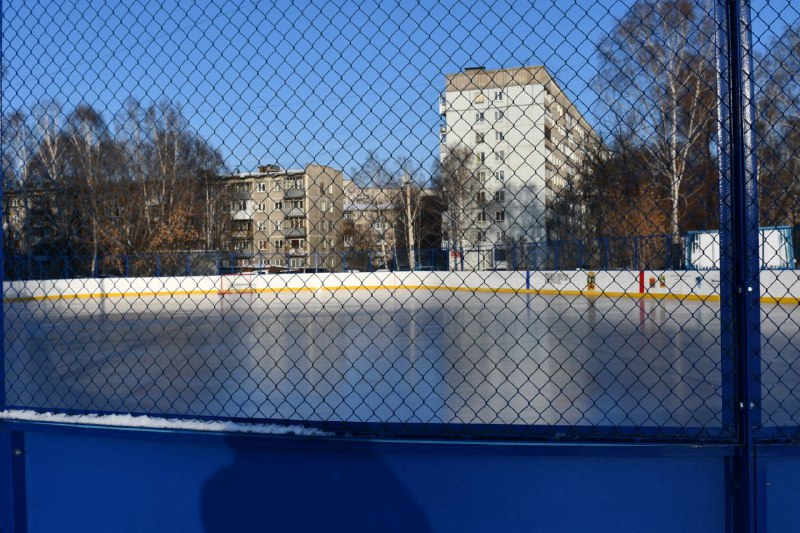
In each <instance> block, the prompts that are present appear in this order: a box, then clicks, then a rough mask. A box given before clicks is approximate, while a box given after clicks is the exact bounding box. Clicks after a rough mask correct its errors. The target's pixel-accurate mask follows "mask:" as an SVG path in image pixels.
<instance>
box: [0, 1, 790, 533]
mask: <svg viewBox="0 0 800 533" xmlns="http://www.w3.org/2000/svg"><path fill="white" fill-rule="evenodd" d="M0 9H2V7H1V6H0ZM715 18H716V23H717V32H716V36H717V74H718V90H719V94H718V96H719V102H718V132H717V133H718V142H719V146H720V147H721V153H720V157H719V171H720V202H721V205H720V214H721V226H720V246H721V250H732V253H731V254H730V255H728V254H726V253H723V254H721V291H722V305H721V311H720V312H721V319H722V324H723V329H722V331H721V346H722V367H721V369H722V374H723V379H722V382H723V428H725V427H728V425H729V424H730V427H731V428H735V429H736V434H735V438H734V439H733V440H732V441H731V444H734V445H735V446H732V447H731V446H728V447H725V446H722V445H704V446H700V447H698V446H691V445H690V446H686V444H685V443H684V444H677V443H675V442H674V441H673V440H671V439H670V438H669V437H670V436H671V435H672V434H673V433H674V434H675V435H674V436H677V435H678V434H679V433H680V432H681V431H685V429H683V428H654V430H655V432H656V433H658V434H660V435H665V436H666V437H667V438H665V440H664V442H669V443H670V444H666V445H660V446H659V445H654V446H653V447H652V448H647V447H644V448H638V449H639V450H648V452H647V453H670V454H675V453H685V454H686V455H703V454H709V453H720V450H721V449H722V450H723V452H724V453H725V454H728V455H731V454H732V455H731V465H730V466H731V472H730V474H731V477H730V481H729V483H728V487H727V490H728V492H729V497H730V501H731V515H730V517H729V519H730V524H731V529H732V530H736V531H741V532H754V531H758V530H763V529H764V528H765V524H766V521H765V520H766V518H765V513H764V509H765V488H764V487H765V483H764V473H765V465H766V460H767V458H769V457H772V456H797V455H800V447H797V446H766V445H764V444H761V443H760V440H761V439H769V438H771V437H774V436H775V433H774V432H773V431H772V430H771V429H770V428H760V399H761V394H760V392H761V391H760V316H759V313H760V306H759V292H760V288H759V283H758V274H759V266H760V265H759V254H758V203H757V176H756V170H757V168H756V161H755V157H756V154H755V137H754V102H753V58H752V37H751V14H750V2H749V1H748V0H716V4H715ZM0 187H2V184H0ZM1 195H2V190H1V189H0V197H1ZM0 204H1V203H0ZM0 209H1V207H0ZM1 238H2V227H0V239H1ZM607 244H608V241H607V240H606V247H605V252H606V255H607V254H608V246H607ZM532 253H533V255H534V258H535V255H536V248H535V247H534V248H533V249H532ZM463 257H464V255H463V253H462V254H461V261H462V263H463ZM4 262H5V258H4V256H3V250H2V247H0V283H2V282H3V281H4V274H5V265H4ZM67 268H68V267H67ZM187 269H188V270H190V269H191V265H190V264H187ZM159 271H160V268H159ZM2 318H3V310H2V307H1V306H0V320H2ZM3 336H4V332H2V333H0V341H2V338H3ZM4 363H5V361H4V343H3V342H0V383H1V384H2V386H0V410H2V409H6V408H7V407H8V406H7V405H6V398H5V374H4ZM142 414H145V413H142ZM281 422H284V423H285V422H286V421H281ZM303 423H304V424H307V425H309V423H308V422H307V421H303ZM323 426H324V427H329V428H335V427H336V424H330V423H328V424H324V425H323ZM422 426H428V425H426V424H421V425H420V428H419V432H418V434H419V435H420V436H424V435H426V434H428V433H427V431H425V428H423V427H422ZM33 427H35V428H36V429H37V430H42V429H44V430H46V431H56V432H62V431H67V432H68V431H76V430H78V429H79V428H76V427H74V426H72V427H69V426H62V425H58V424H30V423H22V422H10V421H0V452H2V453H0V487H2V519H3V523H4V527H6V528H11V529H9V530H16V529H24V527H25V522H24V521H25V507H24V498H23V496H24V468H23V463H22V457H23V455H22V453H19V454H17V453H16V451H17V450H20V452H21V451H22V450H24V432H25V431H27V430H29V429H31V428H33ZM380 427H382V428H384V429H392V426H391V425H387V424H381V425H380ZM406 427H407V426H406ZM471 427H472V428H473V429H475V430H478V431H476V433H480V431H479V430H480V429H481V428H480V427H476V426H471ZM756 427H758V428H759V429H758V431H757V432H756V431H754V428H756ZM365 429H369V430H372V431H376V430H378V429H379V428H378V427H373V426H370V427H365ZM410 429H412V430H413V428H410ZM439 429H441V428H439ZM506 429H508V428H506ZM511 429H512V430H513V427H512V428H511ZM528 429H529V428H528ZM542 429H543V430H545V431H546V432H547V434H548V436H550V437H552V436H553V433H552V429H553V428H552V427H549V428H542ZM565 429H569V430H570V431H575V432H576V434H575V435H574V437H575V438H578V439H587V440H592V439H596V438H603V437H608V436H609V434H612V435H613V434H614V433H617V435H618V436H620V437H621V438H623V439H625V438H628V437H630V438H633V436H632V435H629V436H626V435H625V434H626V428H614V427H612V428H608V427H606V428H603V427H591V428H580V427H570V428H565ZM644 429H645V430H646V428H644ZM706 429H708V428H706ZM711 429H713V428H711ZM92 431H111V432H113V433H114V434H115V435H119V434H120V433H119V431H117V430H99V429H97V428H93V429H92ZM642 431H643V428H641V427H637V428H636V432H637V435H639V437H638V438H639V439H642V440H647V435H644V436H642V435H641V433H642ZM145 433H146V434H148V435H153V436H154V438H160V437H159V435H162V436H163V435H166V434H168V433H169V432H139V434H140V435H143V434H145ZM411 433H412V435H413V434H414V431H412V432H411ZM490 433H491V432H490ZM600 433H603V435H599V434H600ZM376 434H378V435H381V433H380V432H379V431H376ZM384 435H392V433H391V432H389V433H386V434H384ZM460 436H463V435H460ZM532 436H533V435H531V434H530V433H527V432H526V433H525V434H524V435H522V437H523V438H526V439H530V438H531V437H532ZM544 437H545V435H544V434H543V435H541V436H540V438H544ZM720 437H721V436H719V435H718V436H717V438H720ZM198 438H200V437H199V436H198ZM237 438H238V437H237ZM251 438H258V437H251ZM345 440H346V441H348V442H352V439H345ZM293 445H294V444H293ZM366 445H367V446H369V443H367V444H366ZM396 445H402V443H400V442H397V443H396ZM542 446H546V449H547V451H548V453H564V454H571V453H579V454H582V455H587V454H588V455H602V454H605V453H626V454H627V453H631V448H629V447H615V446H600V447H598V446H594V447H592V446H574V445H565V444H563V443H560V444H555V445H553V444H547V445H542ZM542 449H545V448H542Z"/></svg>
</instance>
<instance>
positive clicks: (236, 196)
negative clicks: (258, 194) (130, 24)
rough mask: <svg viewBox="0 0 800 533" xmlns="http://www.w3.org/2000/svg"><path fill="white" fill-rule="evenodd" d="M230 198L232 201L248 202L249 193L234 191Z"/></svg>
mask: <svg viewBox="0 0 800 533" xmlns="http://www.w3.org/2000/svg"><path fill="white" fill-rule="evenodd" d="M231 198H232V199H233V200H249V199H250V191H246V190H234V191H233V192H232V193H231Z"/></svg>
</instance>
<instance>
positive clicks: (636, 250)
mask: <svg viewBox="0 0 800 533" xmlns="http://www.w3.org/2000/svg"><path fill="white" fill-rule="evenodd" d="M633 269H634V270H639V237H634V238H633Z"/></svg>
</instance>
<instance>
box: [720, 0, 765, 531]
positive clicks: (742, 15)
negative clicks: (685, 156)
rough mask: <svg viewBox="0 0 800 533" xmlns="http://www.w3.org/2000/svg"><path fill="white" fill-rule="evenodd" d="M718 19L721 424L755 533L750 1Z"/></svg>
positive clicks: (738, 495) (739, 524)
mask: <svg viewBox="0 0 800 533" xmlns="http://www.w3.org/2000/svg"><path fill="white" fill-rule="evenodd" d="M715 19H716V23H717V50H716V62H717V65H716V66H717V87H718V91H719V94H718V112H717V113H718V114H717V119H718V120H717V123H718V132H717V143H718V146H720V156H719V172H720V252H721V253H720V296H721V303H720V312H721V315H720V317H721V325H722V330H721V340H720V344H721V348H722V396H723V398H722V399H723V424H724V425H725V427H734V428H735V429H736V437H737V440H738V444H739V446H738V453H737V455H736V457H735V458H734V459H733V461H734V465H733V466H734V469H733V476H732V479H731V480H730V483H729V487H728V492H729V494H730V496H731V502H732V504H733V511H734V513H733V516H732V517H731V520H732V521H733V526H734V527H733V528H732V529H735V530H736V531H739V532H743V533H744V532H747V533H753V532H755V531H756V530H758V529H762V528H763V526H765V525H766V521H765V514H764V510H765V509H764V505H763V498H761V497H759V496H758V494H759V492H760V485H763V484H764V483H765V480H763V479H760V478H759V476H758V475H757V468H756V456H755V446H754V435H753V433H754V430H755V429H757V428H759V427H760V425H761V405H760V402H761V373H760V372H761V362H760V359H761V331H760V329H761V317H760V311H761V310H760V301H759V298H760V283H759V260H760V257H759V253H758V240H759V236H758V196H757V173H756V172H757V167H756V153H755V109H754V98H753V91H754V83H753V75H754V74H753V58H752V44H751V33H750V32H751V25H750V3H749V1H748V0H717V2H716V7H715ZM731 423H733V424H731ZM762 494H763V493H762Z"/></svg>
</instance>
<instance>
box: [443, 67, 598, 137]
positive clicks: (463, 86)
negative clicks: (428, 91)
mask: <svg viewBox="0 0 800 533" xmlns="http://www.w3.org/2000/svg"><path fill="white" fill-rule="evenodd" d="M526 85H543V86H544V87H545V88H546V89H547V92H549V93H550V94H552V95H553V97H554V98H555V100H556V102H558V103H559V104H560V105H561V106H562V107H563V108H564V109H565V110H567V111H568V112H569V114H570V115H572V116H573V117H575V118H576V119H577V120H578V121H579V122H580V124H581V127H583V129H584V130H586V131H587V132H590V133H591V134H594V130H593V129H592V127H591V126H590V125H589V123H588V122H586V120H585V119H584V118H583V114H582V113H581V112H580V111H578V109H577V108H576V107H575V104H573V103H572V101H571V100H570V99H569V98H568V97H567V95H566V94H565V93H564V91H563V90H562V89H561V87H559V86H558V84H557V83H556V81H555V80H554V79H553V77H552V76H551V75H550V73H549V72H548V71H547V68H545V67H544V66H543V65H532V66H528V67H513V68H498V69H492V70H487V69H485V68H484V67H475V68H467V69H465V70H464V71H463V72H456V73H454V74H445V91H446V92H461V91H474V90H486V89H502V88H504V87H524V86H526Z"/></svg>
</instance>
